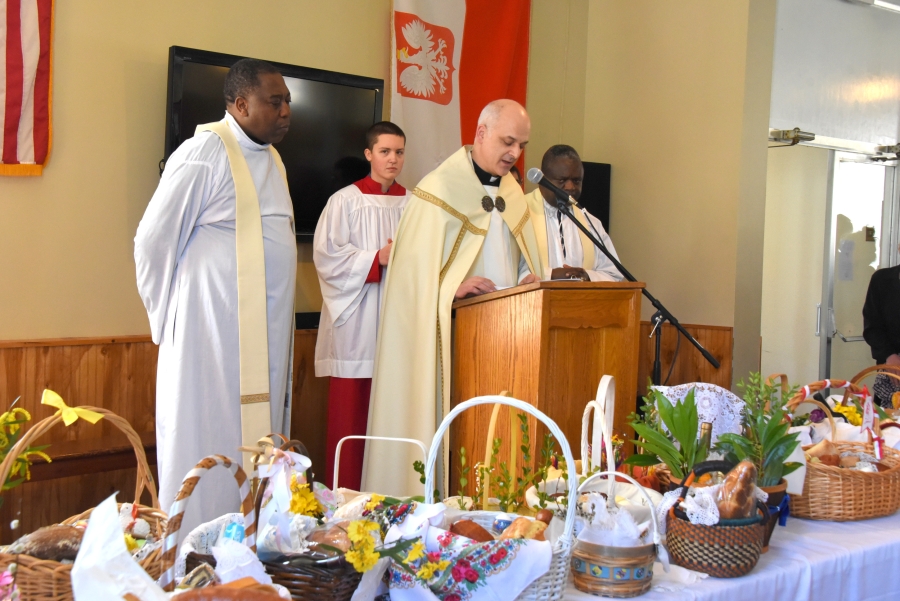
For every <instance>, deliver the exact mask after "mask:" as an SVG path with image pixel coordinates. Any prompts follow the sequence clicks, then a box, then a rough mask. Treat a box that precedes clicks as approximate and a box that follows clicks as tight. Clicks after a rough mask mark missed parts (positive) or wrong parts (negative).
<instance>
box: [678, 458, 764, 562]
mask: <svg viewBox="0 0 900 601" xmlns="http://www.w3.org/2000/svg"><path fill="white" fill-rule="evenodd" d="M733 467H734V464H732V463H730V462H728V461H724V460H714V461H704V462H702V463H699V464H697V465H695V466H694V470H693V471H692V472H691V473H690V474H689V475H688V477H687V478H685V481H684V487H689V486H690V485H691V483H692V482H693V481H694V478H695V477H697V476H701V475H703V474H705V473H708V472H723V473H726V472H728V471H729V470H731V468H733ZM684 491H685V488H682V493H683V492H684ZM682 498H684V497H683V495H682ZM756 507H757V512H756V514H755V515H754V516H753V517H751V518H747V519H742V520H721V521H720V522H719V523H718V524H716V525H714V526H705V525H703V524H692V523H691V522H690V520H688V518H687V515H685V513H684V512H683V511H681V510H680V509H676V508H675V507H673V508H671V509H670V510H669V512H668V514H667V515H666V548H667V549H668V551H669V557H670V558H671V560H672V563H674V564H675V565H679V566H681V567H684V568H688V569H689V570H695V571H697V572H703V573H704V574H709V575H710V576H713V577H715V578H735V577H738V576H743V575H744V574H747V573H748V572H750V570H752V569H753V568H754V567H755V566H756V562H757V561H759V555H760V553H762V547H763V538H764V536H765V533H766V530H765V524H766V520H767V519H768V517H769V511H768V508H767V507H766V506H765V505H764V504H763V503H760V502H757V505H756Z"/></svg>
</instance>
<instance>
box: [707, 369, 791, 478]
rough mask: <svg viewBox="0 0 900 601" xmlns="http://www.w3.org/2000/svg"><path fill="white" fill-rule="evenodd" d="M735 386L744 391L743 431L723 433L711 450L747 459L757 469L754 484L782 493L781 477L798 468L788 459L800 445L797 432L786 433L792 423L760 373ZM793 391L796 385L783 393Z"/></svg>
mask: <svg viewBox="0 0 900 601" xmlns="http://www.w3.org/2000/svg"><path fill="white" fill-rule="evenodd" d="M738 388H740V389H742V391H743V398H744V403H745V409H744V413H743V416H742V420H741V421H742V423H743V425H744V431H743V433H742V434H730V433H729V434H722V435H721V436H719V440H718V442H717V443H716V445H715V447H714V449H715V450H716V451H717V452H719V453H722V454H723V455H724V457H725V459H726V460H728V461H731V462H734V463H737V462H738V461H742V460H744V459H749V460H750V461H752V462H753V463H754V464H755V465H756V469H757V470H758V474H759V475H758V476H757V479H756V485H757V486H759V487H760V488H762V489H763V490H765V491H766V492H769V493H773V492H776V493H777V492H782V493H783V491H784V490H785V489H786V487H787V483H786V482H785V481H784V476H786V475H788V474H790V473H791V472H793V471H794V470H796V469H797V468H799V467H800V464H799V463H797V462H793V461H791V462H788V461H787V458H788V456H789V455H790V454H791V453H793V452H794V449H796V448H797V445H798V444H800V441H799V437H800V435H799V434H798V433H796V432H793V433H789V432H788V429H789V428H790V427H791V424H790V423H789V422H788V421H787V420H786V419H785V413H784V411H783V410H782V409H781V408H780V405H781V403H783V400H781V399H780V398H779V396H780V395H779V394H778V390H777V389H776V388H775V387H774V386H770V385H768V384H766V383H765V382H764V381H763V379H762V377H761V376H760V374H759V373H751V374H750V377H749V382H748V383H747V384H744V381H743V380H741V381H740V382H739V383H738ZM795 390H796V387H795V389H794V390H792V391H791V392H789V393H788V394H787V395H785V396H786V397H788V398H789V397H790V396H792V395H793V393H794V392H795Z"/></svg>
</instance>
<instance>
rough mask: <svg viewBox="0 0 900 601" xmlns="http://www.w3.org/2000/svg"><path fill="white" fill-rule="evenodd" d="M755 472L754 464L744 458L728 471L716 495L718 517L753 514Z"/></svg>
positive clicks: (728, 518)
mask: <svg viewBox="0 0 900 601" xmlns="http://www.w3.org/2000/svg"><path fill="white" fill-rule="evenodd" d="M756 473H757V472H756V466H755V465H753V462H752V461H749V460H746V459H745V460H744V461H741V462H740V463H738V464H737V465H736V466H734V468H733V469H732V470H731V471H730V472H728V474H727V475H726V476H725V481H724V482H723V483H722V488H720V489H719V492H718V494H717V495H716V505H717V506H718V507H719V518H720V519H723V520H739V519H744V518H749V517H750V516H751V515H753V511H754V509H755V507H756V497H755V496H754V495H753V490H754V488H755V487H756Z"/></svg>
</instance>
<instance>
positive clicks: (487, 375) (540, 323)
mask: <svg viewBox="0 0 900 601" xmlns="http://www.w3.org/2000/svg"><path fill="white" fill-rule="evenodd" d="M643 288H644V284H643V283H640V282H580V281H571V280H556V281H545V282H537V283H534V284H528V285H525V286H516V287H514V288H509V289H506V290H500V291H497V292H492V293H490V294H485V295H482V296H477V297H474V298H469V299H464V300H461V301H457V302H455V303H454V304H453V309H454V312H455V326H454V342H453V383H452V390H451V399H450V404H451V408H452V407H454V406H456V405H457V404H459V403H461V402H463V401H465V400H468V399H470V398H472V397H475V396H479V395H485V394H499V393H500V392H501V391H504V390H506V391H509V393H510V395H511V396H512V397H514V398H517V399H520V400H523V401H526V402H528V403H531V404H532V405H534V406H535V407H537V408H538V409H540V410H541V411H543V412H544V413H545V414H547V415H548V416H549V417H550V418H551V419H552V420H553V421H555V422H556V423H557V424H558V425H559V427H560V428H561V429H562V431H563V433H564V434H565V435H566V438H568V440H569V444H570V445H572V448H573V450H574V449H577V448H579V446H580V441H581V421H582V414H583V413H584V407H585V405H586V404H587V402H588V401H589V400H592V399H594V397H595V396H596V393H597V385H598V383H599V382H600V377H601V376H603V375H604V374H609V375H611V376H614V377H615V382H616V401H617V402H616V406H615V417H614V420H613V427H614V430H615V432H617V433H619V434H620V435H625V436H629V437H630V436H631V435H632V432H631V429H630V428H629V427H628V426H627V425H626V418H627V417H628V414H629V413H631V412H632V411H634V410H635V399H636V398H637V384H638V382H637V378H638V354H639V346H638V345H639V335H640V329H641V323H640V318H641V290H642V289H643ZM491 410H492V408H491V406H490V405H483V406H480V407H475V408H473V409H470V410H469V411H467V412H465V413H463V414H462V415H460V416H459V417H458V418H457V419H456V421H455V422H454V423H453V425H452V427H451V430H450V450H451V453H450V481H449V482H450V491H449V494H456V493H457V489H458V488H459V468H460V466H459V460H458V453H459V449H460V447H464V448H465V449H466V457H467V459H466V464H467V465H468V466H470V467H473V466H474V465H475V463H476V462H481V461H485V460H486V458H485V456H484V455H485V453H486V449H485V442H486V437H487V434H488V426H489V422H490V418H491ZM513 420H514V421H513V426H514V428H513V430H514V431H515V432H516V433H517V436H516V439H515V440H513V441H511V440H510V432H511V430H510V423H509V414H508V412H507V411H506V410H504V411H501V412H500V415H499V419H498V421H497V424H496V430H495V434H494V437H495V438H496V437H499V438H501V439H503V445H502V447H501V449H500V452H499V453H498V455H497V462H498V463H499V462H500V461H504V462H508V461H509V459H510V450H511V449H510V443H511V442H512V443H514V448H517V447H518V446H519V445H520V444H521V432H520V430H519V427H518V426H519V420H518V419H517V418H516V417H515V416H514V417H513ZM528 423H529V447H530V448H531V452H530V455H531V458H532V462H533V463H534V465H539V464H540V462H541V455H540V448H541V443H542V441H543V437H544V433H545V432H546V428H543V426H541V427H540V428H538V424H537V422H536V420H535V419H534V418H529V422H528ZM557 448H558V447H557ZM516 452H517V455H518V461H517V463H518V464H521V462H522V459H521V457H522V453H521V451H520V450H517V451H516ZM576 455H577V452H576ZM534 465H533V466H532V467H534ZM467 479H468V482H469V483H468V486H467V487H466V489H467V490H466V491H465V492H467V493H469V494H471V493H472V492H473V491H474V486H475V477H474V467H473V469H472V470H471V471H470V473H469V476H468V478H467Z"/></svg>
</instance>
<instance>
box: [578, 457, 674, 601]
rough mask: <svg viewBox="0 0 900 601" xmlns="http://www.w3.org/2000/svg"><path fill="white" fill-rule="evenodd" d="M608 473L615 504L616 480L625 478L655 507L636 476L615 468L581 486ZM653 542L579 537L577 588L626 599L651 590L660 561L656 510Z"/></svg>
mask: <svg viewBox="0 0 900 601" xmlns="http://www.w3.org/2000/svg"><path fill="white" fill-rule="evenodd" d="M603 476H606V477H607V479H608V480H609V482H610V489H609V491H610V492H609V494H608V495H607V503H609V504H610V505H614V504H615V490H614V488H613V487H615V480H616V478H617V477H621V478H625V479H627V480H628V481H630V482H631V483H632V484H633V485H634V486H636V487H637V488H638V490H640V492H641V494H642V495H643V497H644V499H645V500H646V501H647V503H648V504H649V505H650V507H651V509H652V507H653V502H652V501H651V500H650V496H649V495H648V494H647V492H646V491H645V490H644V489H643V487H641V486H640V485H639V484H638V483H637V481H636V480H634V479H633V478H632V477H631V476H628V475H626V474H620V473H618V472H615V471H608V472H600V473H597V474H594V475H593V476H591V477H590V478H588V479H587V480H585V481H584V482H583V483H582V485H581V486H580V487H579V493H580V492H582V491H584V490H585V488H586V487H587V486H588V485H589V484H590V483H591V481H593V480H595V479H598V478H601V477H603ZM650 515H651V519H650V523H651V527H652V529H653V539H652V540H653V542H652V543H651V544H649V545H642V546H639V547H610V546H606V545H596V544H591V543H587V542H584V541H581V540H579V541H577V542H576V543H575V548H574V549H573V550H572V577H573V579H574V581H575V588H577V589H578V590H580V591H583V592H585V593H591V594H592V595H600V596H603V597H615V598H619V599H624V598H628V597H637V596H639V595H643V594H644V593H646V592H647V591H649V590H650V585H651V581H652V579H653V562H655V561H656V549H657V547H656V545H657V544H659V541H660V538H659V528H658V526H657V524H656V512H655V511H651V512H650Z"/></svg>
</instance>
